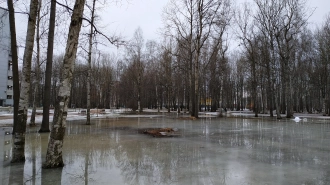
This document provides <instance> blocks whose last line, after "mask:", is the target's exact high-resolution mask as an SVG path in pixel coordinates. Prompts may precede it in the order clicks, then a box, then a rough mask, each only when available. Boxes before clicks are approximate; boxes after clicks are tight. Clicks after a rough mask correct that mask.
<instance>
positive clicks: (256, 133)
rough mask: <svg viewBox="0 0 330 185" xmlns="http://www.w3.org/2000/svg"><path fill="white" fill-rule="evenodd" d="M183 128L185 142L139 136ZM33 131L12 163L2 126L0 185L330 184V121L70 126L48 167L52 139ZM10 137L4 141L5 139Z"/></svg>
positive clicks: (123, 121) (118, 121)
mask: <svg viewBox="0 0 330 185" xmlns="http://www.w3.org/2000/svg"><path fill="white" fill-rule="evenodd" d="M150 127H157V128H160V127H172V128H178V129H179V136H178V137H167V138H157V137H156V138H155V137H151V136H149V135H144V134H141V133H139V132H138V130H139V129H144V128H150ZM38 129H39V128H28V131H27V134H26V150H25V152H26V162H25V163H24V164H10V155H11V153H10V151H11V148H10V147H11V143H9V144H8V142H11V141H10V139H11V135H6V132H8V130H10V129H9V128H0V138H1V139H0V142H1V144H0V155H1V156H0V160H1V161H0V184H1V185H7V184H33V185H34V184H42V185H47V184H51V185H54V184H55V185H56V184H65V185H66V184H77V185H78V184H79V185H81V184H129V185H139V184H141V185H154V184H173V185H175V184H189V185H190V184H195V185H200V184H207V185H209V184H216V185H219V184H223V185H256V184H260V185H284V184H290V185H291V184H301V185H314V184H315V185H326V184H330V145H329V143H330V122H329V121H325V120H311V119H310V120H307V121H305V122H299V123H296V122H294V121H292V120H286V121H285V120H281V121H277V120H270V119H251V118H250V119H244V118H202V119H200V120H180V119H176V118H174V117H167V116H162V117H148V118H109V119H98V120H92V125H91V126H86V125H84V121H71V122H68V124H67V129H66V132H67V133H66V136H65V140H64V149H63V158H64V162H65V166H64V167H63V168H57V169H42V168H41V165H42V162H43V161H44V160H45V155H46V148H47V144H48V136H49V133H45V134H44V133H42V134H39V133H37V130H38ZM3 138H4V139H3Z"/></svg>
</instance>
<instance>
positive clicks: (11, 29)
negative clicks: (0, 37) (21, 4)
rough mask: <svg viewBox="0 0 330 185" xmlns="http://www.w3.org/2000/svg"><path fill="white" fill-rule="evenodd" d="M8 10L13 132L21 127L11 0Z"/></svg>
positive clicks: (13, 11)
mask: <svg viewBox="0 0 330 185" xmlns="http://www.w3.org/2000/svg"><path fill="white" fill-rule="evenodd" d="M7 5H8V10H9V27H10V43H11V45H10V46H11V48H10V49H11V53H12V64H13V89H14V125H13V134H15V133H16V132H17V131H20V130H22V129H23V128H21V127H20V125H18V124H17V120H18V119H17V115H18V104H19V77H18V74H19V73H18V54H17V41H16V26H15V10H14V5H13V0H7ZM14 138H15V137H14Z"/></svg>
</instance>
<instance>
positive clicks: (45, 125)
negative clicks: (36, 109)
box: [39, 0, 56, 132]
mask: <svg viewBox="0 0 330 185" xmlns="http://www.w3.org/2000/svg"><path fill="white" fill-rule="evenodd" d="M55 17H56V0H51V4H50V19H49V33H48V46H47V63H46V71H45V87H44V96H43V103H42V105H43V111H42V112H43V114H42V123H41V127H40V129H39V132H49V131H50V130H49V108H50V98H51V97H50V91H51V77H52V67H53V49H54V33H55Z"/></svg>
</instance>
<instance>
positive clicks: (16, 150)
mask: <svg viewBox="0 0 330 185" xmlns="http://www.w3.org/2000/svg"><path fill="white" fill-rule="evenodd" d="M37 10H38V0H31V2H30V14H29V20H28V26H27V33H26V41H25V50H24V56H23V77H22V81H21V91H20V99H19V107H18V115H17V124H18V125H19V127H20V128H21V129H19V131H17V132H16V133H15V134H14V143H13V145H14V146H13V157H12V162H18V161H24V160H25V156H24V146H25V131H26V122H27V109H28V106H29V94H30V76H31V60H32V53H33V45H34V35H35V25H36V18H37Z"/></svg>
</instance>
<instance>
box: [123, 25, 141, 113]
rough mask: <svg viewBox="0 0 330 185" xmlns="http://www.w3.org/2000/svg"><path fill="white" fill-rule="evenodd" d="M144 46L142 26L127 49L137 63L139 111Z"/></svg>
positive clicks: (138, 105)
mask: <svg viewBox="0 0 330 185" xmlns="http://www.w3.org/2000/svg"><path fill="white" fill-rule="evenodd" d="M143 47H144V39H143V32H142V30H141V28H140V27H139V28H137V29H136V30H135V32H134V36H133V38H132V40H131V41H130V44H129V45H128V47H127V51H128V54H129V57H130V59H129V60H132V62H133V63H134V64H135V65H136V69H134V70H135V72H134V74H136V76H135V79H134V80H135V81H136V88H137V109H138V112H142V106H141V95H142V76H143V58H142V57H143Z"/></svg>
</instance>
